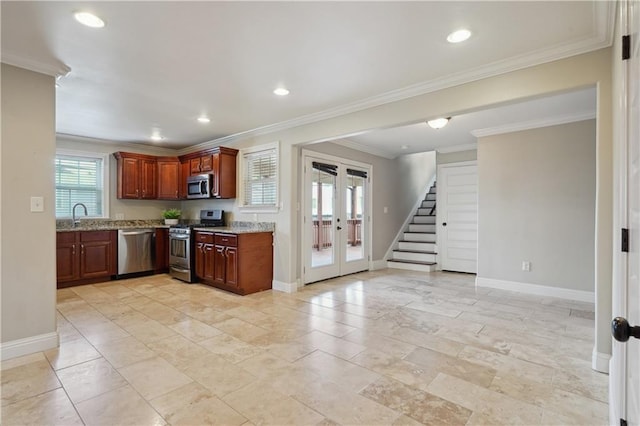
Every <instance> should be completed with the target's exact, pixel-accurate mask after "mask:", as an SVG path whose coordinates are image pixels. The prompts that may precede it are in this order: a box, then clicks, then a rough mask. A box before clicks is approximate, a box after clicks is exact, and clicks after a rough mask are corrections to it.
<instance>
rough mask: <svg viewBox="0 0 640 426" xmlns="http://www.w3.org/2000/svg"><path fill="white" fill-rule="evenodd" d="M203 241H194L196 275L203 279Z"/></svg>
mask: <svg viewBox="0 0 640 426" xmlns="http://www.w3.org/2000/svg"><path fill="white" fill-rule="evenodd" d="M204 246H205V244H204V243H196V246H195V253H194V256H195V260H196V262H195V263H196V277H198V278H200V279H204V264H205V259H204Z"/></svg>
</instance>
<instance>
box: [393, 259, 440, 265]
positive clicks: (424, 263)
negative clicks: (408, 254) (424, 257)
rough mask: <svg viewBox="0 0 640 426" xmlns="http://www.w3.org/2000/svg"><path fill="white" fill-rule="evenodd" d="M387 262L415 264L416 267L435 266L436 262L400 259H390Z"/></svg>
mask: <svg viewBox="0 0 640 426" xmlns="http://www.w3.org/2000/svg"><path fill="white" fill-rule="evenodd" d="M387 262H397V263H415V264H416V265H435V264H436V262H423V261H421V260H399V259H390V260H387Z"/></svg>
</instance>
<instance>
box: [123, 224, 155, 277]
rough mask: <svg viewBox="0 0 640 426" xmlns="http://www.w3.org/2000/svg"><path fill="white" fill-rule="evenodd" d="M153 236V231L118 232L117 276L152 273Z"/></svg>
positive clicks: (153, 255)
mask: <svg viewBox="0 0 640 426" xmlns="http://www.w3.org/2000/svg"><path fill="white" fill-rule="evenodd" d="M155 234H156V233H155V231H154V230H153V229H119V230H118V275H126V274H133V273H137V272H147V271H153V269H154V268H155V263H156V262H155V248H156V244H155Z"/></svg>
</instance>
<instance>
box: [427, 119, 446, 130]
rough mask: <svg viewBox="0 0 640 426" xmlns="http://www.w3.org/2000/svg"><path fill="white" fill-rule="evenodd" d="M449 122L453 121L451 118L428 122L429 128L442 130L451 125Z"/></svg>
mask: <svg viewBox="0 0 640 426" xmlns="http://www.w3.org/2000/svg"><path fill="white" fill-rule="evenodd" d="M449 120H451V117H447V118H436V119H434V120H429V121H427V124H428V125H429V127H431V128H432V129H442V128H443V127H444V126H446V125H447V123H449Z"/></svg>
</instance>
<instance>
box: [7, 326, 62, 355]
mask: <svg viewBox="0 0 640 426" xmlns="http://www.w3.org/2000/svg"><path fill="white" fill-rule="evenodd" d="M58 341H59V338H58V332H56V331H54V332H51V333H45V334H39V335H37V336H31V337H25V338H24V339H17V340H11V341H9V342H5V343H2V344H1V345H0V358H1V359H2V361H5V360H7V359H11V358H16V357H19V356H23V355H29V354H32V353H36V352H41V351H46V350H49V349H53V348H57V347H58Z"/></svg>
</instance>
